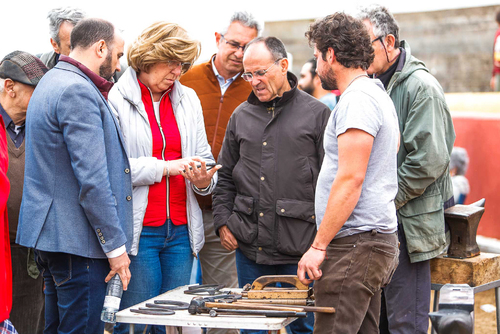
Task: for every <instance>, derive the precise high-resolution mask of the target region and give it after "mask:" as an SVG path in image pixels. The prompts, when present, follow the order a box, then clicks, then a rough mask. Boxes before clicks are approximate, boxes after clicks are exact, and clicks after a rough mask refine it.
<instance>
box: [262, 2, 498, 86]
mask: <svg viewBox="0 0 500 334" xmlns="http://www.w3.org/2000/svg"><path fill="white" fill-rule="evenodd" d="M498 10H500V5H496V6H485V7H474V8H461V9H450V10H441V11H433V12H421V13H404V14H395V17H396V20H397V21H398V23H399V25H400V37H401V39H405V40H407V41H408V42H409V44H410V46H411V49H412V53H413V55H415V56H416V57H417V58H419V59H421V60H423V61H424V62H425V64H426V65H427V67H428V68H429V69H430V71H431V73H432V74H433V75H434V76H435V77H436V78H437V79H438V80H439V82H440V83H441V85H442V86H443V89H444V90H445V92H485V91H489V90H490V88H489V82H490V78H491V70H492V66H493V65H492V49H493V38H494V36H495V32H496V30H497V28H498V26H497V24H496V22H495V15H496V12H497V11H498ZM312 22H314V19H310V20H294V21H279V22H266V25H265V30H264V36H271V35H272V36H277V37H279V38H280V39H281V40H283V42H284V43H285V45H286V47H287V51H288V52H290V53H291V54H292V55H293V67H292V72H294V73H295V74H298V73H299V72H300V68H301V67H302V65H303V64H304V62H305V61H307V59H309V58H311V57H312V53H313V52H312V49H311V48H309V46H308V44H307V39H306V38H305V37H304V33H305V31H306V30H307V29H308V27H309V24H310V23H312Z"/></svg>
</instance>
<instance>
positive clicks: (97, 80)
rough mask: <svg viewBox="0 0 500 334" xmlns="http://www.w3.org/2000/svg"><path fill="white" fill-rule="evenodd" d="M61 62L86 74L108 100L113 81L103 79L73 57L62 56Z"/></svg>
mask: <svg viewBox="0 0 500 334" xmlns="http://www.w3.org/2000/svg"><path fill="white" fill-rule="evenodd" d="M59 60H60V61H63V62H66V63H69V64H71V65H73V66H75V67H76V68H78V69H79V70H80V71H82V72H83V74H85V75H86V76H87V77H88V78H89V79H90V80H91V81H92V82H93V83H94V85H95V86H96V87H97V88H98V89H99V91H100V92H101V94H102V96H104V98H105V99H106V100H107V99H108V93H109V91H110V90H111V88H112V87H113V83H112V82H111V81H108V80H106V79H104V78H103V77H101V76H99V75H97V74H95V73H94V72H92V71H91V70H90V69H89V68H88V67H87V66H85V65H83V64H82V63H80V62H79V61H76V60H75V59H73V58H71V57H68V56H65V55H61V57H59Z"/></svg>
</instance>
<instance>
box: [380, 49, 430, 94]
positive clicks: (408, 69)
mask: <svg viewBox="0 0 500 334" xmlns="http://www.w3.org/2000/svg"><path fill="white" fill-rule="evenodd" d="M401 47H402V48H403V49H404V50H405V53H406V55H405V59H404V63H403V62H399V64H398V67H397V69H396V72H395V73H394V75H393V76H392V78H391V80H390V82H389V85H388V86H387V93H388V94H391V91H392V89H393V88H394V87H396V86H397V85H399V84H400V83H402V82H403V81H404V80H406V79H407V78H408V77H409V76H410V75H412V74H413V73H414V72H415V71H420V70H423V71H426V72H429V70H428V69H427V68H426V67H425V64H424V63H423V62H422V61H421V60H418V59H417V58H415V57H413V56H412V55H411V48H410V45H409V44H408V42H407V41H404V40H402V41H401Z"/></svg>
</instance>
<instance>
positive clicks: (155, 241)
mask: <svg viewBox="0 0 500 334" xmlns="http://www.w3.org/2000/svg"><path fill="white" fill-rule="evenodd" d="M199 54H200V43H199V42H198V41H195V40H193V39H190V38H189V36H188V35H187V33H186V31H185V30H184V29H183V28H182V27H180V26H179V25H177V24H174V23H168V22H156V23H154V24H152V25H151V26H149V27H148V28H146V29H145V30H144V31H143V32H142V33H141V35H140V36H139V37H138V38H137V39H136V40H135V41H134V42H133V43H132V45H131V46H130V48H129V50H128V53H127V58H128V63H129V68H127V70H126V71H125V73H124V74H123V76H122V77H121V79H120V80H119V81H118V83H117V84H116V85H115V86H114V87H113V89H112V90H111V92H110V95H109V102H110V104H111V106H112V108H113V110H114V112H115V114H116V116H117V118H118V122H119V124H120V128H121V130H122V132H123V136H124V138H125V144H126V148H127V152H128V157H129V161H130V173H131V175H132V185H133V187H134V190H133V192H134V201H133V204H134V245H136V244H137V245H138V248H136V247H134V248H132V249H131V254H132V255H133V256H131V265H130V270H131V272H132V275H133V276H134V279H133V280H132V281H131V282H130V286H129V289H128V291H126V292H125V293H124V294H123V298H122V302H121V308H122V309H123V308H127V307H129V306H132V305H135V304H137V303H139V302H142V301H145V300H147V299H150V298H152V297H155V296H158V295H159V294H161V293H164V292H166V291H169V290H172V289H174V288H176V287H178V286H181V285H186V284H189V279H190V275H191V268H192V264H193V258H194V256H197V255H198V253H199V251H200V250H201V248H202V247H203V242H204V233H203V220H202V214H201V210H200V207H199V206H198V202H197V201H196V197H195V193H197V194H199V195H208V194H210V193H211V192H212V191H213V189H214V187H215V185H216V183H217V174H216V171H217V170H218V169H219V167H220V166H216V167H214V168H212V169H211V170H208V169H207V167H206V163H214V158H213V156H212V153H211V150H210V146H209V145H208V142H207V135H206V133H205V124H204V122H203V112H202V109H201V104H200V100H199V99H198V96H196V93H195V92H194V91H193V90H192V89H191V88H188V87H185V86H183V85H182V84H181V83H179V77H180V76H181V75H182V74H183V73H185V72H186V71H187V70H189V69H190V67H191V64H192V63H194V62H195V61H196V59H197V58H198V56H199ZM128 327H129V326H128V325H127V324H117V326H116V329H115V330H116V333H128V332H129V329H128ZM135 331H136V333H143V331H144V326H135ZM149 331H152V332H154V333H158V332H163V331H164V327H163V326H158V327H155V326H153V327H151V328H149Z"/></svg>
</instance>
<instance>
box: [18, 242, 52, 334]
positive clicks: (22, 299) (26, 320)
mask: <svg viewBox="0 0 500 334" xmlns="http://www.w3.org/2000/svg"><path fill="white" fill-rule="evenodd" d="M10 251H11V259H12V311H11V312H10V321H11V322H12V323H13V324H14V326H15V327H16V330H17V331H18V332H19V333H20V334H42V333H43V328H44V326H45V320H44V312H45V311H44V310H45V297H44V295H43V278H42V275H39V276H38V278H36V279H34V278H32V277H31V276H30V275H28V269H27V267H28V251H29V248H26V247H23V246H20V245H17V244H11V245H10Z"/></svg>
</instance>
